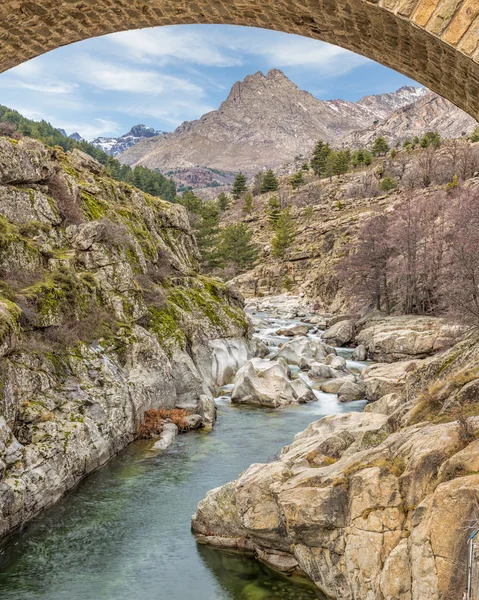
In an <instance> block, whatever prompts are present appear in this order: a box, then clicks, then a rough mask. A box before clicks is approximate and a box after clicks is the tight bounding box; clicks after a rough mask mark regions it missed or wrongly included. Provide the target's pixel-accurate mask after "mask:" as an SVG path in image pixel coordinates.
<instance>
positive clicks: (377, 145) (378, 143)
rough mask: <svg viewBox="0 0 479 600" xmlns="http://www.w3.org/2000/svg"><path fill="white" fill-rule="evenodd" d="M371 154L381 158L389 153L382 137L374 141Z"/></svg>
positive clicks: (387, 145)
mask: <svg viewBox="0 0 479 600" xmlns="http://www.w3.org/2000/svg"><path fill="white" fill-rule="evenodd" d="M372 152H373V154H374V156H383V155H385V154H387V153H388V152H389V144H388V143H387V142H386V140H385V139H384V137H383V136H382V135H380V136H379V137H377V138H376V139H375V140H374V144H373V147H372Z"/></svg>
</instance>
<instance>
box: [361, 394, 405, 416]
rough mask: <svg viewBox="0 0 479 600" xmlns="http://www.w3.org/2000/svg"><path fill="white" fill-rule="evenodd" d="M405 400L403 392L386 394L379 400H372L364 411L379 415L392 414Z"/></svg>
mask: <svg viewBox="0 0 479 600" xmlns="http://www.w3.org/2000/svg"><path fill="white" fill-rule="evenodd" d="M404 402H405V400H404V398H403V397H402V395H401V394H395V393H393V394H386V395H385V396H382V398H380V399H379V400H376V401H375V402H371V404H368V405H367V406H365V408H364V412H371V413H377V414H379V415H392V414H393V412H395V411H396V410H397V409H398V408H399V407H400V406H401V405H402V404H404Z"/></svg>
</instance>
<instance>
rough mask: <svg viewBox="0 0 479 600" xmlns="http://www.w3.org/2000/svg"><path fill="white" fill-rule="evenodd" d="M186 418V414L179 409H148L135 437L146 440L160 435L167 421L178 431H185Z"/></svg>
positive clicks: (186, 427)
mask: <svg viewBox="0 0 479 600" xmlns="http://www.w3.org/2000/svg"><path fill="white" fill-rule="evenodd" d="M186 417H188V412H187V411H186V410H184V409H181V408H170V409H168V408H149V409H148V410H146V411H145V418H144V420H143V422H142V423H140V424H139V425H138V428H137V432H136V433H137V437H138V438H140V439H143V440H148V439H151V438H154V437H157V436H159V435H161V432H162V431H163V425H164V424H165V421H166V420H167V419H169V420H170V421H172V422H173V423H174V424H175V425H176V426H177V427H178V429H179V431H187V429H188V426H187V423H186Z"/></svg>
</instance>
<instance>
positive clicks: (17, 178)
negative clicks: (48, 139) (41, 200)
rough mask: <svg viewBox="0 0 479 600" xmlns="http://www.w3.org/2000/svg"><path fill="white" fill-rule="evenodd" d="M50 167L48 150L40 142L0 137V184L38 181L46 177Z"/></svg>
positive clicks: (29, 139) (30, 139) (50, 171)
mask: <svg viewBox="0 0 479 600" xmlns="http://www.w3.org/2000/svg"><path fill="white" fill-rule="evenodd" d="M52 167H53V165H52V163H51V161H50V150H49V149H47V147H46V146H44V145H43V144H42V143H41V142H39V141H37V140H34V139H32V138H28V137H25V138H23V139H21V140H20V141H17V140H10V139H8V138H6V137H0V184H2V185H4V184H15V183H21V184H32V183H40V182H42V181H45V180H46V179H48V177H49V175H50V174H51V173H52Z"/></svg>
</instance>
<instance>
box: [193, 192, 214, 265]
mask: <svg viewBox="0 0 479 600" xmlns="http://www.w3.org/2000/svg"><path fill="white" fill-rule="evenodd" d="M189 193H190V194H191V193H192V192H189ZM199 215H200V218H199V219H197V220H196V222H195V225H194V231H195V237H196V241H197V243H198V249H199V251H200V256H201V265H202V267H203V270H205V271H211V270H212V269H214V268H215V267H217V266H219V265H220V263H221V260H220V253H219V251H218V234H219V231H220V227H219V225H220V209H219V207H218V203H217V202H215V201H213V200H207V201H206V202H205V203H204V204H202V206H201V210H200V213H199Z"/></svg>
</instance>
